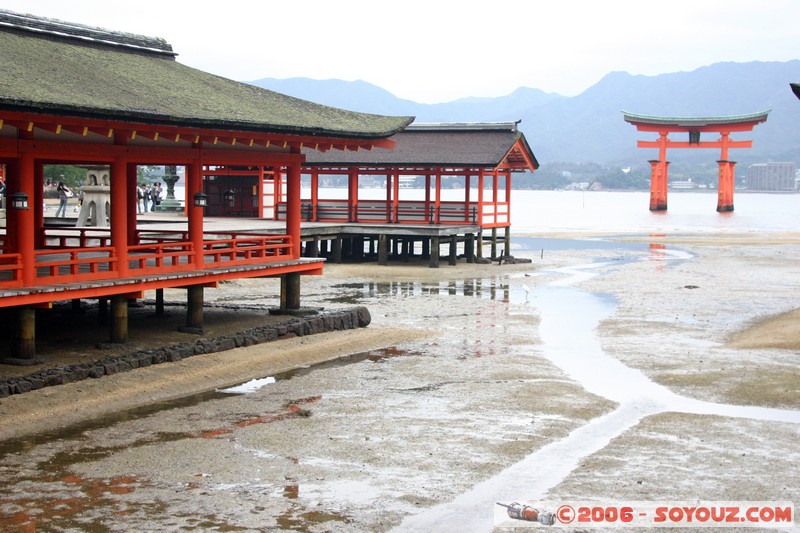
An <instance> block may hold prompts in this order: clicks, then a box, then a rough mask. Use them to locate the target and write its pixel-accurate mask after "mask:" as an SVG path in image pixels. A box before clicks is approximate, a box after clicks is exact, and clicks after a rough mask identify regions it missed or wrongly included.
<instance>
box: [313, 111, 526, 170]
mask: <svg viewBox="0 0 800 533" xmlns="http://www.w3.org/2000/svg"><path fill="white" fill-rule="evenodd" d="M392 140H393V141H395V143H396V144H395V147H394V148H392V149H385V148H373V149H372V150H359V151H357V152H352V151H348V152H339V151H336V152H334V151H330V152H314V151H310V150H309V151H307V152H306V164H307V165H311V166H391V167H395V166H397V167H415V166H417V167H420V166H424V167H484V168H494V167H497V166H499V165H500V164H501V163H502V162H503V160H504V158H506V156H507V155H508V154H509V151H510V150H512V148H514V147H515V146H516V145H517V143H518V142H519V143H520V145H521V147H522V149H523V150H524V151H525V152H526V153H527V154H528V159H529V160H530V161H531V162H532V163H533V166H534V168H536V167H538V166H539V163H538V162H537V161H536V157H535V156H534V155H533V152H532V151H531V149H530V146H529V145H528V142H527V140H526V139H525V136H524V135H523V134H522V132H520V131H519V130H518V129H517V127H516V123H514V122H483V123H435V124H433V123H432V124H412V125H410V126H408V127H407V128H406V129H405V130H403V131H401V132H398V133H397V134H395V135H394V136H392ZM530 170H533V169H530Z"/></svg>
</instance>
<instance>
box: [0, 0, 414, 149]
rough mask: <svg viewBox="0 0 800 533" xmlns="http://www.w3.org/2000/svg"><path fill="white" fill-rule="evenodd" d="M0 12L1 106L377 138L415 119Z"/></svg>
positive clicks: (162, 48) (158, 47)
mask: <svg viewBox="0 0 800 533" xmlns="http://www.w3.org/2000/svg"><path fill="white" fill-rule="evenodd" d="M16 15H18V14H16ZM0 19H2V24H0V108H2V109H6V110H11V111H19V112H29V113H43V114H54V115H57V114H63V115H69V116H79V117H85V118H92V119H106V120H122V121H125V120H130V121H136V122H143V123H149V124H165V125H172V126H180V127H191V128H216V129H226V130H232V131H251V132H258V133H285V134H290V135H302V136H312V137H320V138H325V137H336V138H363V139H382V138H386V137H389V136H391V135H393V134H394V133H397V132H398V131H400V130H402V129H403V128H404V127H405V126H407V125H408V124H410V123H411V122H412V121H413V117H389V116H383V115H372V114H367V113H357V112H353V111H346V110H343V109H337V108H333V107H329V106H323V105H320V104H316V103H312V102H308V101H305V100H300V99H297V98H292V97H289V96H286V95H283V94H279V93H276V92H274V91H269V90H266V89H261V88H259V87H254V86H252V85H248V84H245V83H240V82H236V81H233V80H229V79H226V78H222V77H219V76H215V75H212V74H209V73H206V72H203V71H200V70H197V69H193V68H190V67H187V66H185V65H182V64H180V63H178V62H177V61H175V60H174V53H172V49H171V46H170V45H169V44H167V43H166V42H165V41H163V40H161V39H155V38H149V37H143V36H135V35H131V34H121V33H117V32H109V31H108V30H100V29H92V28H88V27H85V26H81V25H76V24H71V23H62V22H60V21H54V20H52V19H42V18H41V17H33V16H30V15H25V16H14V15H12V14H11V12H8V11H5V10H3V11H0ZM90 30H94V31H90ZM76 33H77V34H76Z"/></svg>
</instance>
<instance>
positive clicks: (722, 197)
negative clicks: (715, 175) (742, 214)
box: [717, 159, 736, 213]
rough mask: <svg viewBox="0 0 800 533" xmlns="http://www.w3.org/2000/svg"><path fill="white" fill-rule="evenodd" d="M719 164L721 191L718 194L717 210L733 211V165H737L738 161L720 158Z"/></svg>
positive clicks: (721, 211) (719, 189)
mask: <svg viewBox="0 0 800 533" xmlns="http://www.w3.org/2000/svg"><path fill="white" fill-rule="evenodd" d="M717 164H718V165H719V188H718V191H719V192H718V194H717V211H719V212H720V213H724V212H727V211H733V189H734V179H733V176H734V172H733V167H734V165H736V162H735V161H726V160H725V159H720V160H719V161H717Z"/></svg>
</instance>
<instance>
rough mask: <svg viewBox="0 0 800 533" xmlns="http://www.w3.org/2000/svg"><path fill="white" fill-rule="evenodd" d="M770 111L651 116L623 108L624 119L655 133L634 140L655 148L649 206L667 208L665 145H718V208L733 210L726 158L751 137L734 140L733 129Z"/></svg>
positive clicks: (729, 164) (745, 126)
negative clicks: (710, 136) (677, 136)
mask: <svg viewBox="0 0 800 533" xmlns="http://www.w3.org/2000/svg"><path fill="white" fill-rule="evenodd" d="M768 114H769V111H763V112H760V113H754V114H751V115H736V116H723V117H705V118H703V117H653V116H646V115H636V114H633V113H627V112H625V111H623V115H624V117H625V121H626V122H629V123H631V124H633V125H634V126H636V129H637V130H638V131H646V132H654V133H658V139H657V140H654V141H643V140H640V141H637V143H636V145H637V146H638V147H639V148H657V149H658V159H653V160H651V161H650V210H651V211H666V210H667V187H668V184H667V181H668V180H667V174H668V172H667V168H668V166H669V161H667V148H719V149H720V159H719V160H717V164H719V183H718V187H717V191H718V195H717V211H721V212H722V211H733V190H734V170H733V169H734V165H736V162H735V161H730V160H729V155H728V150H730V149H731V148H752V146H753V141H750V140H746V141H742V140H733V139H731V138H730V135H731V133H732V132H742V131H752V130H753V128H754V127H755V126H756V125H757V124H761V123H762V122H765V121H766V120H767V115H768ZM710 132H716V133H719V135H720V137H719V138H718V139H717V140H714V141H701V140H700V135H701V134H702V133H710ZM670 133H687V134H688V140H686V141H675V140H672V139H670V138H669V134H670Z"/></svg>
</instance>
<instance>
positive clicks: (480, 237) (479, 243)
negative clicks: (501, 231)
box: [476, 230, 483, 259]
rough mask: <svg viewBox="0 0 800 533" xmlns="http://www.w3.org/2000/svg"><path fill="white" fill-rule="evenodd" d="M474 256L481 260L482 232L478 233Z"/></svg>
mask: <svg viewBox="0 0 800 533" xmlns="http://www.w3.org/2000/svg"><path fill="white" fill-rule="evenodd" d="M476 255H477V256H478V259H483V230H480V231H479V232H478V242H477V246H476Z"/></svg>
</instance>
